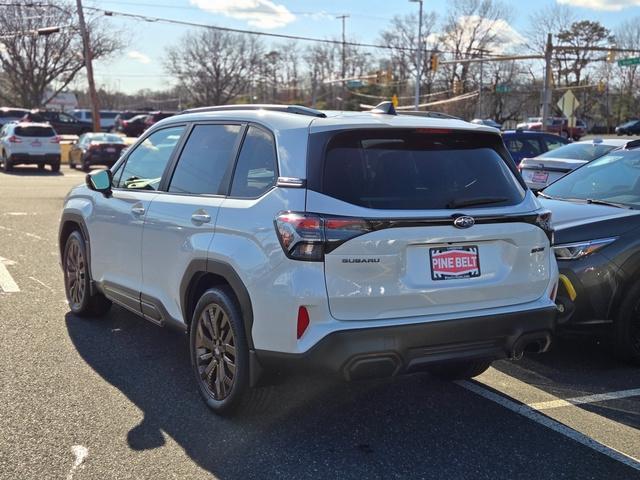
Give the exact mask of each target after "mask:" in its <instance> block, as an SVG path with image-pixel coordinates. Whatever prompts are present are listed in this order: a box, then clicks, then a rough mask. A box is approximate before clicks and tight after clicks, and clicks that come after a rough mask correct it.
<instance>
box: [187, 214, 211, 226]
mask: <svg viewBox="0 0 640 480" xmlns="http://www.w3.org/2000/svg"><path fill="white" fill-rule="evenodd" d="M191 221H192V222H193V223H195V224H196V225H202V224H203V223H209V222H210V221H211V216H210V215H209V214H208V213H194V214H193V215H191Z"/></svg>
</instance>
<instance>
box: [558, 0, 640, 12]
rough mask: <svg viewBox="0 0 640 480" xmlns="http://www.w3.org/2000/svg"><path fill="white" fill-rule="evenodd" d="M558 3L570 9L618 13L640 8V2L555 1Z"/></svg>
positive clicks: (620, 0)
mask: <svg viewBox="0 0 640 480" xmlns="http://www.w3.org/2000/svg"><path fill="white" fill-rule="evenodd" d="M557 1H558V3H561V4H564V5H569V6H571V7H583V8H590V9H592V10H608V11H610V12H619V11H620V10H623V9H625V8H630V7H640V0H557Z"/></svg>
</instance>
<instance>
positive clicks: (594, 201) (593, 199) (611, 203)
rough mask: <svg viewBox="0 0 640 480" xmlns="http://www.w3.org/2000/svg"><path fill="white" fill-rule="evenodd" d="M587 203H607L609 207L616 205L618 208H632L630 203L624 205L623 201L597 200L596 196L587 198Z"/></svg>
mask: <svg viewBox="0 0 640 480" xmlns="http://www.w3.org/2000/svg"><path fill="white" fill-rule="evenodd" d="M587 203H591V204H594V205H608V206H609V207H618V208H627V209H632V208H633V207H631V206H630V205H626V204H624V203H617V202H608V201H606V200H598V199H597V198H587Z"/></svg>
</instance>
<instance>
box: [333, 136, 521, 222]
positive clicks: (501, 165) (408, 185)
mask: <svg viewBox="0 0 640 480" xmlns="http://www.w3.org/2000/svg"><path fill="white" fill-rule="evenodd" d="M498 142H499V139H498V140H496V137H495V136H494V135H488V134H464V133H451V134H437V135H435V134H432V133H423V132H421V131H420V129H416V130H382V129H380V130H359V131H352V132H343V133H339V134H337V135H335V136H334V137H333V139H332V140H330V142H329V144H328V146H327V152H326V159H325V166H324V174H323V184H322V193H325V194H327V195H330V196H332V197H334V198H337V199H339V200H343V201H345V202H349V203H352V204H355V205H360V206H363V207H368V208H376V209H402V210H423V209H424V210H428V209H446V208H461V207H463V206H464V207H468V208H472V207H486V206H500V205H512V204H515V203H519V202H520V201H522V199H523V197H524V189H523V188H522V186H521V185H520V184H519V183H518V182H517V180H516V178H515V176H514V175H513V173H512V172H511V171H510V170H509V168H508V166H507V164H506V160H504V159H503V158H502V157H501V156H500V155H499V154H498V153H497V152H496V151H495V150H494V149H493V148H495V147H494V146H495V145H497V144H498Z"/></svg>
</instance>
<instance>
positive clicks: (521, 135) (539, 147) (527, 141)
mask: <svg viewBox="0 0 640 480" xmlns="http://www.w3.org/2000/svg"><path fill="white" fill-rule="evenodd" d="M502 139H503V140H504V144H505V146H506V147H507V150H509V153H510V154H511V157H512V158H513V161H514V162H516V165H519V164H520V162H521V161H522V160H523V159H524V158H531V157H537V156H538V155H540V154H542V153H545V152H549V151H553V150H555V149H556V148H559V147H561V146H563V145H566V144H567V143H569V140H567V139H566V138H563V137H559V136H558V135H553V134H551V133H543V132H532V131H527V130H520V129H518V130H506V131H504V132H503V133H502Z"/></svg>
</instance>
